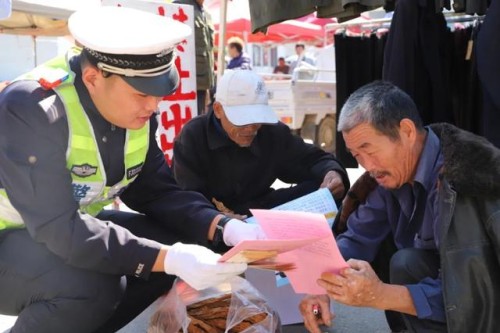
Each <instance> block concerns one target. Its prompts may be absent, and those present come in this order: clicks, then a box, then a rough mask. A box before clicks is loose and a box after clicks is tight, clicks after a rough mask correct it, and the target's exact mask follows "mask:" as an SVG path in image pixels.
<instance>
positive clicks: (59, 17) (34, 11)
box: [0, 0, 101, 36]
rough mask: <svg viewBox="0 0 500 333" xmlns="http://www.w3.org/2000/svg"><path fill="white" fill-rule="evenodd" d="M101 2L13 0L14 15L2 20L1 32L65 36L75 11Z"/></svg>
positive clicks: (90, 0) (96, 0) (97, 0)
mask: <svg viewBox="0 0 500 333" xmlns="http://www.w3.org/2000/svg"><path fill="white" fill-rule="evenodd" d="M100 3H101V1H100V0H12V15H11V16H10V17H9V18H8V19H6V20H0V33H8V34H17V35H32V36H39V35H43V36H64V35H67V34H69V31H68V28H67V19H68V17H69V16H70V15H71V14H72V13H73V12H75V11H76V10H78V9H80V8H82V7H88V6H93V5H95V6H99V5H100Z"/></svg>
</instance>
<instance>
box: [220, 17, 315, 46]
mask: <svg viewBox="0 0 500 333" xmlns="http://www.w3.org/2000/svg"><path fill="white" fill-rule="evenodd" d="M251 25H252V23H251V22H250V19H249V18H237V19H234V20H232V21H228V22H227V23H226V38H229V37H233V36H238V37H240V38H242V39H243V40H244V41H245V42H247V43H265V42H277V43H287V42H288V43H289V42H295V41H309V42H316V41H319V40H321V39H322V38H323V28H322V27H320V26H319V25H315V24H312V23H308V22H301V21H297V20H289V21H285V22H282V23H280V24H275V25H273V26H271V27H269V29H268V31H267V34H264V33H262V32H259V33H256V34H252V33H251V32H250V31H251ZM218 29H219V25H218V24H216V25H215V30H216V40H218V33H217V32H218Z"/></svg>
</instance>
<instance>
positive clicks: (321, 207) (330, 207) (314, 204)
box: [246, 188, 338, 228]
mask: <svg viewBox="0 0 500 333" xmlns="http://www.w3.org/2000/svg"><path fill="white" fill-rule="evenodd" d="M273 210H288V211H297V212H310V213H321V214H323V215H325V217H326V220H327V221H328V225H329V226H330V228H331V227H332V226H333V221H334V220H335V216H337V212H338V208H337V205H336V204H335V200H333V196H332V193H331V192H330V190H328V189H327V188H320V189H319V190H316V191H314V192H311V193H309V194H306V195H304V196H302V197H300V198H297V199H294V200H292V201H289V202H287V203H284V204H282V205H279V206H276V207H274V208H273ZM246 221H247V222H248V223H257V222H256V221H255V219H254V218H253V217H249V218H248V219H246Z"/></svg>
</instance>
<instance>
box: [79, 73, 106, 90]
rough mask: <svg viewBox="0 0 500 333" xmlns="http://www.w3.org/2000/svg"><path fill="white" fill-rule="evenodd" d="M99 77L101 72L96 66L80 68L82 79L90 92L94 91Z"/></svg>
mask: <svg viewBox="0 0 500 333" xmlns="http://www.w3.org/2000/svg"><path fill="white" fill-rule="evenodd" d="M100 77H102V74H101V73H100V71H99V69H97V68H96V67H93V66H86V67H85V68H82V81H83V84H85V87H87V90H88V91H89V93H90V94H93V93H95V91H96V87H97V85H98V84H99V79H100Z"/></svg>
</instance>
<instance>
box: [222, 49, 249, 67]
mask: <svg viewBox="0 0 500 333" xmlns="http://www.w3.org/2000/svg"><path fill="white" fill-rule="evenodd" d="M227 69H252V60H250V57H249V56H248V55H247V54H246V53H245V52H242V53H240V55H239V56H237V57H235V58H233V59H231V61H230V62H229V64H228V65H227Z"/></svg>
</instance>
